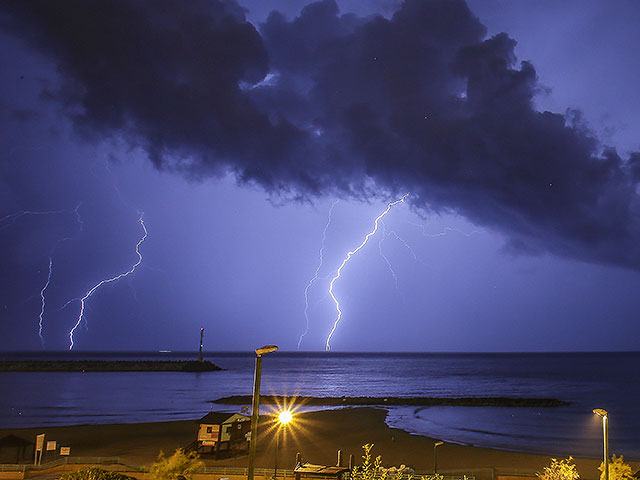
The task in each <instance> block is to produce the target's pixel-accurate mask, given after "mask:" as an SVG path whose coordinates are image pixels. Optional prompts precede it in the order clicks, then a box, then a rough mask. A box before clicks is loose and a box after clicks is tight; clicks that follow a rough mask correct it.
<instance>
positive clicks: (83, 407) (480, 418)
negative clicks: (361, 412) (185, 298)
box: [0, 352, 640, 459]
mask: <svg viewBox="0 0 640 480" xmlns="http://www.w3.org/2000/svg"><path fill="white" fill-rule="evenodd" d="M0 357H3V358H4V359H16V358H45V359H55V358H67V357H71V358H94V359H97V358H111V359H131V358H141V359H158V358H163V359H174V360H176V359H182V358H187V357H193V354H179V353H169V354H159V353H154V354H149V353H140V354H132V353H129V354H126V355H123V354H122V353H119V354H105V353H100V354H95V353H93V354H87V353H77V352H73V353H71V354H70V353H64V354H63V353H55V354H33V353H31V354H15V353H11V354H0ZM205 358H206V359H208V360H211V361H213V362H214V363H216V364H218V365H220V366H221V367H223V368H225V370H224V371H222V372H207V373H171V372H167V373H165V372H151V373H136V372H131V373H84V374H83V373H0V390H1V391H2V394H1V395H0V428H9V427H32V426H43V425H74V424H95V423H122V422H142V421H162V420H178V419H190V418H197V417H199V416H201V415H204V414H205V413H207V412H208V411H209V410H210V409H211V408H213V409H216V410H225V408H226V409H227V410H229V409H231V410H237V408H239V407H221V406H215V405H212V404H210V403H209V401H210V400H214V399H216V398H219V397H223V396H227V395H236V394H243V395H249V394H251V389H252V383H253V365H254V356H251V355H248V354H247V355H245V354H237V353H208V354H207V355H206V356H205ZM262 393H263V394H269V393H272V394H284V395H294V394H299V395H315V396H323V395H324V396H353V395H369V396H385V395H388V396H445V397H446V396H452V397H460V396H512V397H553V398H558V399H561V400H567V401H570V402H572V403H571V405H569V406H565V407H557V408H546V409H545V408H518V409H516V408H497V407H487V408H485V407H428V408H415V407H411V408H409V407H392V408H389V416H388V418H387V423H389V424H390V425H391V426H394V427H399V428H403V429H405V430H408V431H410V432H412V433H418V434H425V435H430V436H433V437H437V438H442V439H445V440H448V441H453V442H458V443H465V444H473V445H482V446H488V447H497V448H504V449H509V450H522V451H531V452H543V453H550V454H555V455H569V454H571V455H574V456H591V457H599V456H600V455H601V449H602V430H601V426H602V424H601V422H600V421H599V418H598V417H596V416H595V415H594V414H593V413H591V411H592V410H593V408H596V407H597V408H604V409H606V410H608V411H609V414H610V416H609V418H610V431H609V438H610V448H611V451H612V453H616V454H618V455H620V454H622V455H624V456H625V457H626V458H628V459H640V410H639V408H638V405H640V403H639V401H640V352H636V353H581V354H575V353H571V354H362V353H358V354H340V353H331V354H326V353H281V352H278V353H275V354H269V355H268V356H265V357H264V363H263V376H262Z"/></svg>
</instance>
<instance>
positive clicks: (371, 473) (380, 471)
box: [351, 443, 444, 480]
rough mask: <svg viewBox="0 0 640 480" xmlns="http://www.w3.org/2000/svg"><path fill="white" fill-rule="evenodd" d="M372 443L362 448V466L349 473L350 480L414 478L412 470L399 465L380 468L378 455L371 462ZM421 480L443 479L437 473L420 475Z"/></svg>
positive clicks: (380, 463) (411, 479)
mask: <svg viewBox="0 0 640 480" xmlns="http://www.w3.org/2000/svg"><path fill="white" fill-rule="evenodd" d="M372 448H373V443H367V444H366V445H363V446H362V449H363V450H364V455H363V456H362V466H358V465H356V466H354V467H353V470H352V471H351V479H352V480H400V479H401V478H403V477H404V476H407V478H408V480H413V479H414V478H416V477H415V475H414V473H413V469H411V468H409V467H407V466H405V465H400V467H390V468H384V467H383V466H382V456H381V455H378V456H377V457H376V458H375V460H373V461H372V460H371V449H372ZM420 479H421V480H444V477H443V476H442V475H440V474H438V473H435V474H433V475H421V476H420Z"/></svg>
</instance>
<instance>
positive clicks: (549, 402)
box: [212, 395, 569, 407]
mask: <svg viewBox="0 0 640 480" xmlns="http://www.w3.org/2000/svg"><path fill="white" fill-rule="evenodd" d="M212 403H219V404H224V405H246V404H251V396H249V395H232V396H229V397H223V398H218V399H217V400H213V401H212ZM260 403H262V404H264V405H293V404H295V405H306V406H338V405H353V406H355V405H358V406H363V405H369V406H381V405H382V406H384V405H394V406H422V407H425V406H447V407H454V406H460V407H559V406H562V405H569V402H565V401H562V400H557V399H555V398H512V397H309V396H283V395H261V396H260Z"/></svg>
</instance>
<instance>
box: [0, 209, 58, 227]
mask: <svg viewBox="0 0 640 480" xmlns="http://www.w3.org/2000/svg"><path fill="white" fill-rule="evenodd" d="M60 213H69V210H48V211H43V212H38V211H30V210H21V211H20V212H15V213H10V214H9V215H5V216H4V217H2V218H0V230H4V229H5V228H7V227H9V226H11V225H13V224H14V223H15V222H16V220H17V219H19V218H20V217H24V216H25V215H57V214H60ZM7 220H11V222H7V223H6V224H5V225H2V224H3V223H4V222H5V221H7Z"/></svg>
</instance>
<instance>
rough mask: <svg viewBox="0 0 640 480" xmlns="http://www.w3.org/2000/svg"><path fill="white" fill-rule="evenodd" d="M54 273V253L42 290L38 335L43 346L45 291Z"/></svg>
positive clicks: (50, 257)
mask: <svg viewBox="0 0 640 480" xmlns="http://www.w3.org/2000/svg"><path fill="white" fill-rule="evenodd" d="M52 273H53V255H51V256H49V275H48V276H47V282H46V283H45V284H44V287H42V290H40V299H41V304H40V315H39V316H38V318H39V321H38V336H39V337H40V342H41V343H42V346H43V347H44V337H43V336H42V324H43V321H44V307H45V299H44V292H46V290H47V288H49V284H50V283H51V274H52Z"/></svg>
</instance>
